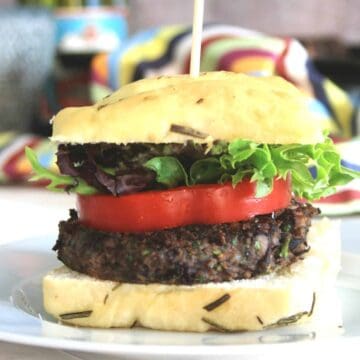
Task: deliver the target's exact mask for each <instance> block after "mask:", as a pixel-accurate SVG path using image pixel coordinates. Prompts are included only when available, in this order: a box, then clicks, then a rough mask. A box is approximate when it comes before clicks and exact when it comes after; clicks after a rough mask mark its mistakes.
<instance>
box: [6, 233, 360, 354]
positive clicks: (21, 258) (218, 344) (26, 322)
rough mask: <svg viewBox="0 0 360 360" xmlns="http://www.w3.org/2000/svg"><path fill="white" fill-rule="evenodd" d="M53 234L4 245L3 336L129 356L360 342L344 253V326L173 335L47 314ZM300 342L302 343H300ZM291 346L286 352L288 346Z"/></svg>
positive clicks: (352, 262)
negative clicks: (78, 324)
mask: <svg viewBox="0 0 360 360" xmlns="http://www.w3.org/2000/svg"><path fill="white" fill-rule="evenodd" d="M54 242H55V236H49V237H43V238H36V239H30V240H27V241H22V242H16V243H12V244H8V245H4V246H2V247H0V340H4V341H9V342H14V343H21V344H27V345H38V346H43V347H49V348H62V349H68V350H76V351H88V352H101V353H108V354H121V355H124V356H127V357H128V358H141V359H147V358H154V357H155V356H156V358H157V359H160V358H166V359H170V358H171V359H180V358H184V357H187V358H193V357H196V358H197V359H199V358H202V357H204V358H207V359H209V358H219V357H220V356H221V358H222V359H225V358H237V359H239V356H241V355H242V356H249V355H260V354H265V353H266V354H267V355H271V354H273V355H275V354H277V353H278V352H279V351H281V353H284V351H285V353H286V352H287V351H288V350H291V351H298V349H300V348H301V350H302V352H304V351H306V350H309V351H312V350H311V349H313V348H314V346H315V347H316V348H317V349H318V348H319V347H323V346H324V347H326V349H327V350H329V349H330V348H335V347H337V348H339V347H343V346H344V345H346V346H349V345H351V344H353V343H354V344H355V343H358V342H359V341H360V311H359V308H360V272H358V273H357V274H356V273H351V271H352V269H359V268H360V257H359V256H351V257H348V256H347V255H346V254H344V255H343V272H342V274H341V276H340V278H339V282H338V293H339V295H340V299H341V302H342V308H343V328H338V327H336V328H334V329H314V328H312V327H311V326H307V327H304V326H303V327H299V326H292V327H285V328H281V329H274V330H266V331H262V332H249V333H237V334H235V333H231V334H219V333H206V334H194V333H188V334H184V333H174V332H159V331H152V330H145V329H130V330H126V329H109V330H105V329H104V330H99V329H86V328H75V327H71V326H65V325H61V324H58V323H56V322H55V321H54V320H53V319H52V318H51V317H49V316H48V315H47V314H46V313H45V311H44V309H43V306H42V301H41V297H42V294H41V286H40V285H41V277H42V275H43V274H44V273H45V272H46V271H48V270H49V269H51V268H53V267H55V266H57V265H59V263H58V261H57V260H56V256H55V253H53V252H52V251H51V250H50V249H51V247H52V245H53V243H54ZM299 345H301V346H299ZM286 349H288V350H286Z"/></svg>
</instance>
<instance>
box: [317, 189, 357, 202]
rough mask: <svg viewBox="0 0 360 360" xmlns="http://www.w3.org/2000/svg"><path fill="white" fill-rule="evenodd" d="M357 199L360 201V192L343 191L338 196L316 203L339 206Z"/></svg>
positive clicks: (331, 196) (328, 197)
mask: <svg viewBox="0 0 360 360" xmlns="http://www.w3.org/2000/svg"><path fill="white" fill-rule="evenodd" d="M356 199H360V191H359V190H343V191H339V192H338V193H336V194H333V195H330V196H327V197H325V198H322V199H320V200H317V201H316V202H317V203H320V204H337V203H346V202H349V201H352V200H356Z"/></svg>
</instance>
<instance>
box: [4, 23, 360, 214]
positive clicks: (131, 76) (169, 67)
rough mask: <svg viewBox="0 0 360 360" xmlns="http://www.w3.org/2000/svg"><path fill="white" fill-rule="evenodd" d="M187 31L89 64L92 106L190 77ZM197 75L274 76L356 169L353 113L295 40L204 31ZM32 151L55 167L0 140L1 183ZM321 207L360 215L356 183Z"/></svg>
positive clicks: (148, 37) (9, 137) (44, 150)
mask: <svg viewBox="0 0 360 360" xmlns="http://www.w3.org/2000/svg"><path fill="white" fill-rule="evenodd" d="M190 50H191V29H190V28H189V27H184V26H168V27H161V28H153V29H148V30H146V31H143V32H140V33H138V34H136V35H134V36H133V37H131V38H130V39H129V40H128V41H126V42H125V43H123V45H122V46H121V47H120V48H119V49H117V50H116V51H114V52H112V53H110V54H100V55H98V56H96V57H94V59H93V61H92V87H91V93H92V98H93V100H94V101H97V100H99V99H101V98H103V97H104V96H106V95H107V94H109V93H110V92H112V91H114V90H116V89H118V88H119V87H121V86H123V85H125V84H127V83H130V82H132V81H135V80H138V79H142V78H146V77H152V76H159V75H164V74H181V73H188V72H189V63H190ZM201 70H202V71H215V70H227V71H234V72H243V73H247V74H251V75H254V76H269V75H274V74H275V75H279V76H282V77H284V78H285V79H287V80H289V81H290V82H292V83H293V84H295V85H296V86H297V87H298V88H300V89H301V90H302V91H303V92H304V93H305V94H307V95H308V106H309V109H310V110H311V111H312V112H313V114H315V115H316V116H315V118H316V121H320V122H322V124H323V126H324V128H327V129H329V130H330V132H331V134H332V135H333V137H334V139H335V140H336V141H337V142H338V147H339V150H340V152H341V154H342V158H343V164H344V165H346V166H348V167H350V168H353V169H357V170H359V169H360V159H358V157H357V156H356V154H357V153H359V151H360V139H357V138H352V137H353V136H355V135H356V134H355V133H354V129H355V125H354V124H355V120H356V119H355V114H356V112H357V109H356V108H355V106H354V105H353V104H352V102H351V100H350V98H349V96H348V94H347V93H346V92H344V91H343V90H342V89H341V88H339V87H338V86H337V85H335V84H334V83H333V82H332V81H331V80H329V79H327V78H326V77H324V76H322V75H321V74H320V73H319V72H318V71H317V70H316V69H315V67H314V65H313V62H312V61H311V59H310V58H309V55H308V53H307V51H306V49H305V48H304V47H303V46H302V45H301V44H300V43H299V42H298V41H296V40H295V39H291V38H276V37H269V36H266V35H265V34H262V33H259V32H255V31H251V30H247V29H242V28H239V27H235V26H228V25H217V24H208V25H205V27H204V32H203V42H202V58H201ZM27 143H30V145H31V146H32V147H33V148H35V150H36V151H37V152H38V154H39V155H40V160H41V162H42V164H43V165H44V166H48V167H54V146H53V145H51V144H49V143H48V142H47V141H46V140H42V139H38V138H36V137H32V136H22V137H20V138H18V137H16V136H15V135H13V134H5V135H2V136H0V181H3V182H4V181H11V180H17V181H20V180H23V179H25V178H27V177H28V175H29V171H30V168H29V164H27V162H26V160H25V159H24V156H23V152H21V151H23V150H21V146H24V144H27ZM319 206H320V207H321V208H322V210H323V211H324V213H327V214H349V213H353V212H360V181H357V180H356V181H353V182H351V183H350V184H348V185H347V186H345V187H342V188H340V189H339V192H338V193H337V194H335V195H333V196H331V197H328V198H326V199H323V200H321V202H319Z"/></svg>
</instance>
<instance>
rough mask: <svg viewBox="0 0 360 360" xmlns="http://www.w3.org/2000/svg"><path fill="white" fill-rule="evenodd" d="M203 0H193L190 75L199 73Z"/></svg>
mask: <svg viewBox="0 0 360 360" xmlns="http://www.w3.org/2000/svg"><path fill="white" fill-rule="evenodd" d="M204 5H205V4H204V0H194V17H193V28H192V46H191V61H190V76H192V77H197V76H199V74H200V57H201V40H202V28H203V22H204Z"/></svg>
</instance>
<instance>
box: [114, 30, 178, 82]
mask: <svg viewBox="0 0 360 360" xmlns="http://www.w3.org/2000/svg"><path fill="white" fill-rule="evenodd" d="M183 30H184V27H183V26H170V27H166V28H164V29H163V30H160V31H159V33H158V34H157V35H156V36H155V37H154V39H152V40H150V41H147V42H145V43H143V44H141V45H137V46H134V47H133V48H130V49H129V50H128V51H127V52H126V53H125V54H124V56H123V57H122V58H121V61H120V64H119V65H120V66H121V71H120V72H119V73H120V79H119V84H120V86H123V85H125V84H128V83H130V82H132V81H133V77H134V72H135V69H136V66H137V65H138V64H139V63H141V62H144V61H153V60H156V59H160V58H161V57H162V56H163V55H164V54H165V52H166V51H167V49H168V45H169V41H170V40H171V39H172V38H173V37H174V36H176V35H177V34H179V33H180V32H182V31H183Z"/></svg>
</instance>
